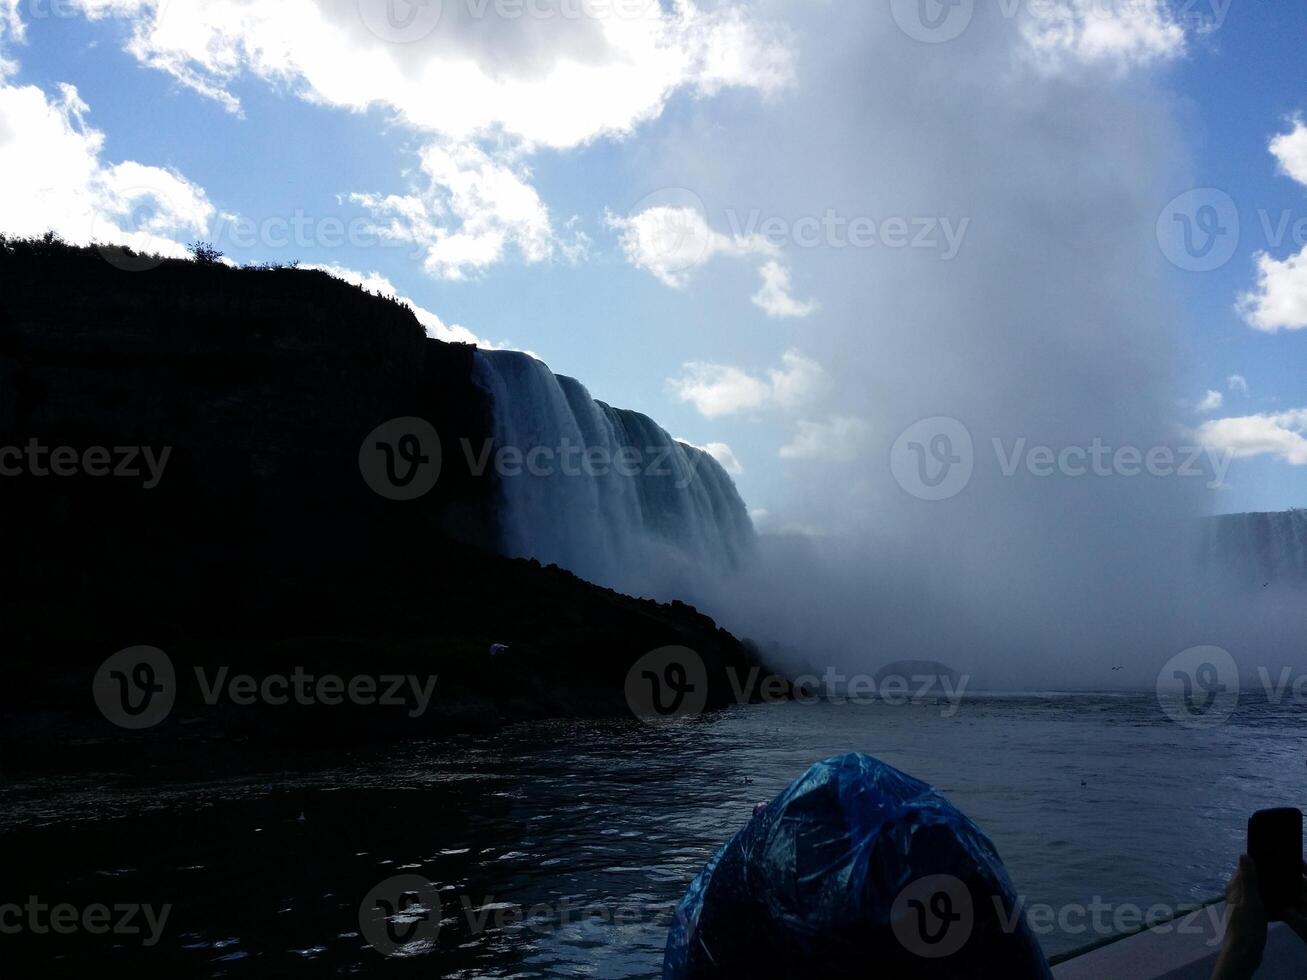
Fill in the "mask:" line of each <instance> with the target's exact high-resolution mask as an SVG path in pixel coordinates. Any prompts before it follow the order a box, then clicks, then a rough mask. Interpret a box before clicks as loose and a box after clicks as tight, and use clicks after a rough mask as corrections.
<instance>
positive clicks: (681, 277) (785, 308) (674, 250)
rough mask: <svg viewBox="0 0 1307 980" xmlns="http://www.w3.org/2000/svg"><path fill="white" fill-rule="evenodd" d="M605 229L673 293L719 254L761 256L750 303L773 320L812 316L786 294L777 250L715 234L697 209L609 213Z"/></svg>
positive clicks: (807, 304)
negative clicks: (759, 283)
mask: <svg viewBox="0 0 1307 980" xmlns="http://www.w3.org/2000/svg"><path fill="white" fill-rule="evenodd" d="M605 222H606V223H607V225H608V227H610V228H612V229H613V230H615V231H616V232H617V233H618V242H619V244H620V245H621V247H622V252H623V254H624V255H625V256H626V260H627V261H628V262H630V263H631V264H632V265H633V266H635V267H636V268H638V269H644V270H645V271H646V272H649V273H651V274H652V275H653V276H655V277H656V278H657V279H658V280H660V281H661V282H662V283H664V284H665V285H667V286H670V287H672V288H673V289H684V288H685V287H686V286H687V285H688V284H689V281H690V277H691V275H692V274H693V273H694V272H695V271H697V270H698V269H701V268H702V267H703V266H705V265H707V264H708V263H709V262H711V261H712V260H713V259H715V258H717V257H718V256H722V255H724V256H732V257H735V258H756V257H762V258H763V259H764V260H765V261H764V262H763V263H762V265H761V266H760V267H759V270H758V271H759V274H760V275H761V276H762V287H761V288H760V289H759V290H758V292H757V293H755V294H754V296H753V305H754V306H756V307H758V308H759V309H760V310H762V311H763V312H764V313H766V314H767V315H768V316H771V317H776V318H784V317H797V318H802V317H806V316H809V315H811V314H812V313H813V312H814V311H815V310H816V309H817V308H818V304H817V303H816V302H814V301H811V300H807V301H800V300H796V299H795V298H794V297H793V295H791V291H792V286H791V283H790V271H789V269H787V268H786V267H785V266H784V265H783V264H782V262H781V261H780V259H779V258H778V256H779V254H780V249H779V248H778V247H777V246H776V245H775V244H774V243H773V242H771V241H769V240H768V239H767V238H766V237H764V236H762V235H740V234H733V235H727V234H723V233H722V232H719V231H714V230H713V229H712V227H711V226H710V225H709V224H708V219H707V217H706V216H705V215H704V213H703V211H702V209H701V208H699V207H686V206H680V205H665V204H662V205H655V206H653V207H648V208H645V209H644V210H642V211H638V212H636V213H635V214H633V215H631V216H629V217H621V216H620V215H615V214H613V213H611V212H609V213H608V214H607V215H606V216H605Z"/></svg>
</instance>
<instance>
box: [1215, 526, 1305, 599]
mask: <svg viewBox="0 0 1307 980" xmlns="http://www.w3.org/2000/svg"><path fill="white" fill-rule="evenodd" d="M1207 553H1208V560H1209V561H1210V562H1212V563H1213V564H1217V565H1219V566H1221V567H1224V568H1227V569H1229V570H1230V571H1231V572H1232V573H1233V574H1234V575H1236V576H1238V577H1239V578H1240V579H1241V580H1245V581H1247V582H1248V583H1249V584H1250V585H1256V586H1257V587H1261V585H1262V584H1263V583H1278V582H1295V581H1303V580H1307V510H1290V511H1285V512H1283V513H1277V514H1230V515H1227V516H1225V517H1217V518H1215V519H1214V520H1213V522H1212V525H1211V526H1210V528H1209V537H1208V545H1207Z"/></svg>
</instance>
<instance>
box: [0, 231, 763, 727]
mask: <svg viewBox="0 0 1307 980" xmlns="http://www.w3.org/2000/svg"><path fill="white" fill-rule="evenodd" d="M410 416H411V417H418V418H422V419H427V420H429V421H430V422H432V423H433V424H434V427H435V428H436V430H437V433H438V435H439V437H440V442H441V444H442V445H443V446H444V447H446V451H445V452H444V453H443V459H442V470H441V475H440V479H439V480H438V482H437V483H436V485H435V487H434V488H433V489H432V490H431V491H430V492H429V493H427V494H425V495H423V496H422V497H420V498H419V499H416V500H412V501H398V500H395V499H389V498H388V496H387V495H383V494H379V493H377V492H374V490H373V489H372V488H370V487H369V485H368V483H367V482H366V480H365V479H364V476H363V474H362V473H361V470H360V462H359V459H360V449H361V447H363V446H364V443H365V439H366V438H367V437H368V436H369V434H370V433H372V432H373V431H374V430H375V429H376V428H377V427H378V426H380V425H382V424H383V423H386V422H388V421H389V420H392V419H397V418H403V417H410ZM492 430H493V426H492V414H491V406H490V404H489V401H488V395H487V393H486V392H485V390H484V389H483V388H481V387H479V386H478V385H477V384H475V383H474V350H473V348H471V347H467V346H462V345H451V344H444V343H441V342H438V341H434V340H430V339H428V338H427V337H426V335H425V332H424V330H423V329H422V327H421V325H420V324H419V323H418V322H417V320H416V319H415V318H414V316H413V314H412V312H411V311H410V310H408V309H407V308H405V307H403V306H401V305H399V304H397V303H394V302H391V301H388V300H385V299H380V298H377V297H374V296H371V295H369V294H367V293H365V292H363V291H362V290H359V289H357V288H355V287H352V286H350V285H348V284H345V283H342V282H339V281H337V280H335V279H332V278H330V277H329V276H327V275H325V274H323V273H318V272H307V271H298V270H291V269H276V270H248V269H246V270H237V269H230V268H226V267H223V266H215V265H200V264H196V263H191V262H178V261H169V262H165V263H163V264H162V265H160V266H159V267H157V268H153V269H150V270H149V271H144V272H139V273H130V272H126V271H123V270H122V269H119V268H116V267H115V266H114V265H111V264H110V263H108V262H106V261H105V259H104V258H103V257H102V256H101V255H100V254H99V253H98V252H97V251H96V250H94V249H72V248H67V247H63V246H59V245H47V246H42V245H40V244H31V243H27V244H20V245H15V244H14V243H9V244H8V246H6V245H5V244H4V243H3V241H0V453H4V452H5V450H6V449H11V450H18V451H20V452H22V451H24V450H25V447H28V446H29V445H32V444H35V445H37V446H39V447H41V449H42V450H43V451H44V453H45V455H44V456H43V457H42V463H41V466H42V468H43V469H45V471H46V472H45V473H44V474H42V473H37V472H34V470H33V468H32V467H31V466H30V465H28V463H27V462H26V461H25V459H24V460H20V459H18V458H17V457H16V456H15V455H14V453H13V452H10V453H9V454H8V455H0V468H4V467H7V471H6V470H0V472H7V473H8V475H0V494H3V508H0V522H3V523H2V530H3V540H4V541H5V544H6V546H7V551H8V553H9V555H10V560H9V561H8V562H7V563H5V565H4V569H5V571H4V578H3V581H0V587H3V588H2V591H0V623H3V626H0V642H2V643H3V647H4V655H5V662H6V664H8V665H10V666H11V667H13V668H14V670H13V672H12V676H11V680H12V681H13V682H12V683H9V684H7V685H0V690H3V693H2V694H0V698H3V699H4V703H5V704H6V706H7V711H8V714H7V720H8V721H9V722H10V723H12V724H11V727H12V725H13V724H17V727H18V728H19V729H22V730H24V731H29V732H30V730H31V729H30V724H29V723H30V722H31V720H32V718H35V717H37V716H38V714H39V713H40V712H45V713H46V714H45V715H42V717H47V718H52V719H56V721H54V722H51V726H52V727H51V728H50V730H51V731H57V730H61V729H60V725H64V724H73V725H74V727H75V724H79V723H82V722H85V723H88V724H101V723H102V721H103V720H102V719H96V718H95V715H94V707H93V705H92V704H91V702H90V699H89V697H88V694H87V692H88V690H89V687H88V685H89V679H90V674H91V673H93V672H94V669H95V667H96V666H98V665H99V663H100V662H102V661H103V660H104V659H105V658H106V657H107V656H108V655H109V654H111V653H113V652H115V651H116V650H118V649H121V648H123V647H127V646H132V645H137V644H150V645H154V646H159V647H166V648H167V650H168V653H169V655H170V656H171V657H173V658H174V660H175V661H176V662H177V664H178V669H179V671H186V670H189V669H190V667H192V666H195V665H202V664H209V665H211V666H217V665H222V664H232V663H234V662H239V663H240V664H243V665H245V668H246V669H252V668H253V667H257V666H258V665H259V664H260V663H265V662H272V663H276V664H277V669H287V668H288V667H289V666H290V665H292V664H294V665H307V666H312V665H313V664H315V663H318V664H321V663H330V664H332V665H333V666H334V667H335V668H336V669H337V671H338V672H341V671H346V672H347V671H348V670H349V669H352V670H367V671H371V672H377V671H379V670H382V669H386V670H392V671H414V670H421V671H423V672H431V673H438V674H440V675H441V677H442V681H441V687H440V690H441V692H442V693H443V694H445V695H447V697H448V700H447V702H446V703H445V705H444V707H445V709H446V710H443V711H442V712H440V713H438V715H437V716H436V718H435V719H434V720H433V719H430V718H428V719H426V720H425V721H422V722H420V724H419V723H414V722H405V721H404V720H403V718H402V717H401V718H400V720H399V722H398V724H399V725H400V727H401V728H402V729H403V730H405V731H407V730H410V729H412V728H413V727H414V725H415V724H416V725H417V726H418V727H419V728H420V730H422V731H441V730H447V729H459V728H468V727H480V726H483V725H487V724H496V723H499V722H500V721H503V720H506V719H511V718H520V717H536V716H542V715H566V714H612V713H621V712H623V711H625V710H626V704H625V700H624V695H623V688H622V685H623V682H624V680H625V676H626V672H627V670H628V668H629V666H630V665H631V664H633V663H634V662H635V660H636V659H638V658H639V657H640V656H642V655H643V654H644V653H646V652H648V651H649V650H651V649H654V648H657V647H660V646H664V645H669V644H681V645H685V646H689V647H692V648H694V649H696V650H697V651H698V652H699V653H700V655H701V656H702V657H703V658H704V660H705V662H706V664H707V666H708V671H709V676H710V681H711V685H712V696H711V698H710V703H712V704H723V703H725V701H726V698H727V696H728V692H729V690H730V688H729V685H728V684H727V682H726V675H725V673H724V672H725V670H726V669H727V668H728V667H734V666H739V667H744V668H747V666H749V665H752V664H753V663H754V660H753V658H752V657H751V656H750V655H749V654H748V653H747V652H746V651H745V650H744V649H743V648H742V647H741V646H740V645H739V643H738V642H737V641H736V640H735V639H734V638H733V637H731V636H729V634H726V633H725V632H723V631H720V630H718V629H717V628H716V626H715V624H713V623H712V622H711V620H709V619H707V618H706V617H703V616H700V615H699V614H698V613H696V612H695V611H694V610H692V609H689V608H688V607H685V606H677V607H675V608H673V607H667V606H659V605H657V604H655V603H649V602H639V601H637V600H633V599H628V598H625V597H622V596H618V595H616V594H615V593H611V592H607V591H605V590H603V589H599V588H597V587H595V586H592V585H589V584H587V583H585V582H582V581H581V580H579V579H577V578H575V577H573V576H572V575H569V574H567V573H565V572H562V571H560V570H557V569H546V568H542V567H541V566H539V565H538V564H536V563H534V562H512V561H508V560H506V559H502V558H499V557H496V556H494V555H492V554H489V553H487V552H486V551H485V550H483V548H482V547H477V546H478V545H480V546H488V545H490V544H491V543H493V542H495V541H497V540H498V536H499V532H498V528H497V527H496V526H495V507H494V502H495V500H496V499H497V498H498V497H499V491H498V489H497V488H496V486H495V484H494V479H495V476H494V473H493V471H492V470H491V471H487V472H486V473H484V474H483V475H480V476H476V475H473V473H472V472H471V468H470V467H469V465H468V461H467V458H466V456H465V454H464V453H463V452H462V451H461V450H460V449H459V448H458V447H459V446H460V445H461V443H462V441H464V440H467V441H468V442H470V443H472V444H476V445H479V444H481V443H482V442H483V441H485V440H488V439H489V438H491V436H492ZM64 447H67V449H68V450H69V451H70V452H73V453H75V454H76V457H77V463H76V464H75V465H73V466H72V467H71V469H73V470H77V472H76V473H75V474H74V475H69V476H59V475H55V472H54V469H53V467H52V464H54V463H56V462H57V461H58V459H59V458H60V457H57V456H56V455H55V453H56V451H58V450H61V449H63V448H64ZM93 447H102V448H103V450H104V451H105V455H107V456H108V460H107V461H106V460H105V459H104V458H103V457H102V456H101V455H96V456H94V457H92V455H91V454H89V453H88V452H87V450H88V449H92V448H93ZM142 447H144V448H145V449H148V451H149V452H148V455H147V453H145V452H142V451H141V449H142ZM128 448H131V449H134V450H136V453H135V455H134V456H133V458H132V459H131V460H130V463H128V461H126V460H125V453H124V452H120V450H124V449H128ZM165 452H167V453H168V455H167V456H166V464H165V465H163V466H162V470H161V472H162V476H161V478H159V479H158V480H157V482H156V481H152V479H151V469H150V465H149V459H150V458H153V459H154V461H155V463H156V464H158V463H159V462H160V461H162V460H163V459H165V457H164V455H163V454H164V453H165ZM97 453H98V450H97ZM62 458H64V459H65V461H66V460H67V457H66V456H65V457H62ZM106 462H107V465H108V467H109V468H110V469H111V470H114V469H118V468H119V467H122V466H127V465H130V466H131V467H133V468H134V469H135V470H136V471H137V472H138V474H139V475H137V476H130V475H123V476H97V475H92V474H91V473H88V472H87V470H90V469H92V468H95V469H102V468H103V467H104V466H105V465H106ZM15 464H17V468H16V469H15ZM151 483H156V485H152V486H151V485H150V484H151ZM15 559H16V560H15ZM495 643H502V644H506V645H508V646H509V647H510V649H511V656H509V657H508V658H507V659H506V660H504V662H503V663H500V664H496V665H492V664H491V662H490V659H489V658H488V657H487V651H488V649H489V648H490V646H491V644H495ZM18 707H21V708H22V711H23V713H24V717H25V718H26V719H27V720H26V722H24V723H22V724H18V723H16V722H14V719H15V718H16V717H17V714H16V709H17V708H18ZM199 714H200V716H201V717H202V718H203V719H204V723H201V724H200V726H199V728H198V729H196V730H205V728H206V725H205V723H207V724H208V725H209V726H213V725H218V721H217V720H215V716H214V715H213V714H212V713H211V712H206V711H203V710H201V711H200V712H199ZM302 714H303V713H298V714H297V713H295V712H274V713H272V715H271V716H270V720H269V721H268V722H267V724H270V725H273V726H274V727H276V726H281V727H285V726H286V725H287V724H288V719H291V718H295V719H299V718H300V717H301V715H302ZM256 716H258V712H257V711H255V712H248V713H238V716H237V718H238V721H237V722H232V721H231V719H229V718H225V717H224V718H223V719H222V723H221V724H220V725H218V727H219V728H221V729H222V730H223V731H228V730H230V728H231V725H232V724H236V725H237V727H239V726H240V725H248V724H249V721H248V719H249V718H251V717H256ZM341 716H342V713H341V712H335V713H332V712H326V713H325V715H324V716H323V717H324V719H326V718H329V719H330V721H329V722H327V721H325V720H324V722H323V724H324V725H329V726H330V729H331V730H333V731H336V730H342V728H341V726H340V718H341ZM304 717H307V718H316V717H317V715H314V714H313V713H312V712H309V713H308V714H307V715H304ZM369 718H370V719H371V721H370V722H369V724H372V723H373V722H376V723H377V725H378V727H379V728H380V729H381V730H384V731H389V730H391V722H392V721H393V720H394V719H389V718H383V719H382V720H381V721H379V722H378V721H377V719H376V718H375V717H373V716H369ZM78 719H80V722H79V721H78ZM263 724H264V722H260V723H259V725H263ZM296 724H299V722H298V721H297V722H296ZM25 726H26V727H25ZM38 727H39V726H38ZM256 727H258V726H256ZM292 727H294V726H292ZM310 728H311V729H312V730H313V731H315V732H316V731H318V730H319V726H317V725H311V726H310ZM349 729H350V726H343V730H349Z"/></svg>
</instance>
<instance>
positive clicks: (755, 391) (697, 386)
mask: <svg viewBox="0 0 1307 980" xmlns="http://www.w3.org/2000/svg"><path fill="white" fill-rule="evenodd" d="M683 372H684V373H683V374H682V376H681V377H679V378H671V379H669V380H668V382H667V385H668V387H669V388H670V389H671V390H672V392H673V393H674V394H675V395H676V397H677V398H679V399H680V400H681V401H683V402H690V403H691V404H692V405H694V407H695V408H696V409H698V411H699V414H701V415H703V416H705V417H707V418H710V419H713V418H718V417H719V416H722V415H733V414H735V413H736V412H747V411H751V410H753V409H757V408H761V407H763V406H764V405H766V404H767V402H768V401H770V399H771V396H772V389H771V385H769V384H768V383H767V382H766V381H762V380H760V379H758V378H755V377H754V376H753V375H751V374H749V373H748V372H747V371H744V370H742V369H741V368H737V367H731V366H730V365H726V364H707V363H703V362H697V361H696V362H691V363H689V364H686V365H684V367H683Z"/></svg>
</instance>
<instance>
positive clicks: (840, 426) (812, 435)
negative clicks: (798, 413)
mask: <svg viewBox="0 0 1307 980" xmlns="http://www.w3.org/2000/svg"><path fill="white" fill-rule="evenodd" d="M869 431H870V427H869V426H868V425H867V423H866V422H864V421H863V420H862V419H857V418H849V417H847V416H840V415H832V416H831V417H830V418H828V419H826V420H825V421H822V422H809V421H806V420H800V421H799V423H798V426H797V432H796V433H795V435H794V438H793V439H791V440H790V442H789V443H788V444H787V445H785V446H782V447H781V452H780V455H781V459H806V460H815V461H822V462H835V463H842V462H849V461H851V460H853V459H856V458H857V457H858V456H859V455H860V454H861V452H862V447H863V444H864V443H865V441H866V438H867V435H868V432H869Z"/></svg>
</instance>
